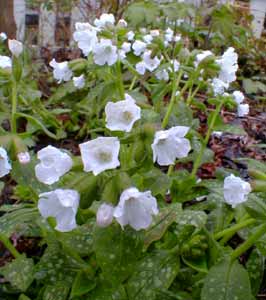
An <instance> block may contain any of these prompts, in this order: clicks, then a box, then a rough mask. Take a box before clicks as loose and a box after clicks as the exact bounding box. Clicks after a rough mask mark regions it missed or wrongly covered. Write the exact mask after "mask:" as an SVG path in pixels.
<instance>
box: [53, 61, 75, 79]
mask: <svg viewBox="0 0 266 300" xmlns="http://www.w3.org/2000/svg"><path fill="white" fill-rule="evenodd" d="M49 65H50V66H51V67H52V68H53V69H54V70H53V75H54V79H56V80H57V82H58V83H61V82H62V81H69V80H70V79H71V77H72V75H73V73H72V71H71V70H70V69H69V67H68V62H67V61H64V62H60V63H58V62H56V61H55V59H53V60H52V61H50V63H49Z"/></svg>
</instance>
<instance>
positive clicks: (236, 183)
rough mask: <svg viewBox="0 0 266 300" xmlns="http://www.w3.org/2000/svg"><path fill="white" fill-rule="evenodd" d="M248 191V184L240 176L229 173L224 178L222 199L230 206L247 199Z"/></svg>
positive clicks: (249, 187) (249, 188)
mask: <svg viewBox="0 0 266 300" xmlns="http://www.w3.org/2000/svg"><path fill="white" fill-rule="evenodd" d="M250 192H251V186H250V184H249V183H248V182H246V181H244V180H242V179H241V178H240V177H236V176H235V175H233V174H231V175H230V176H227V177H226V178H225V179H224V199H225V202H226V203H228V204H230V205H231V206H232V207H236V206H237V205H238V204H240V203H243V202H245V201H247V196H248V194H249V193H250Z"/></svg>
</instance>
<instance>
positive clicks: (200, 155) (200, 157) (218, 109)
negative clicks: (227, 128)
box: [191, 99, 223, 177]
mask: <svg viewBox="0 0 266 300" xmlns="http://www.w3.org/2000/svg"><path fill="white" fill-rule="evenodd" d="M222 106H223V101H222V99H220V103H219V105H217V106H216V109H215V111H214V115H213V117H212V119H211V123H210V126H209V128H208V131H207V134H206V136H205V139H204V141H203V143H202V144H201V148H200V152H199V154H198V156H197V158H196V160H195V163H194V166H193V170H192V173H191V176H192V177H195V176H196V174H197V171H198V168H199V166H200V164H201V160H202V156H203V154H204V151H205V149H206V147H207V145H208V142H209V139H210V136H211V133H212V130H213V127H214V125H215V122H216V119H217V117H218V115H219V113H220V110H221V108H222Z"/></svg>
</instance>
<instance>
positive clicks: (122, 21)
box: [117, 19, 127, 28]
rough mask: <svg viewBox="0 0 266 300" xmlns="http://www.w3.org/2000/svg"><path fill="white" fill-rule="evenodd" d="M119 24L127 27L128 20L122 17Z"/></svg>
mask: <svg viewBox="0 0 266 300" xmlns="http://www.w3.org/2000/svg"><path fill="white" fill-rule="evenodd" d="M117 25H118V26H120V27H122V28H126V27H127V21H126V20H124V19H120V20H119V21H118V23H117Z"/></svg>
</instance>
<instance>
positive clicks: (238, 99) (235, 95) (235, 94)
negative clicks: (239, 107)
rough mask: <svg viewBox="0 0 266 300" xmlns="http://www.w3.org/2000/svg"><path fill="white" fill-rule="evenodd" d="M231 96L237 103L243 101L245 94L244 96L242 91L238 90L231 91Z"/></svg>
mask: <svg viewBox="0 0 266 300" xmlns="http://www.w3.org/2000/svg"><path fill="white" fill-rule="evenodd" d="M233 98H234V100H235V102H236V103H237V104H241V103H242V102H243V101H244V99H245V96H244V94H243V93H242V92H240V91H234V92H233Z"/></svg>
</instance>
